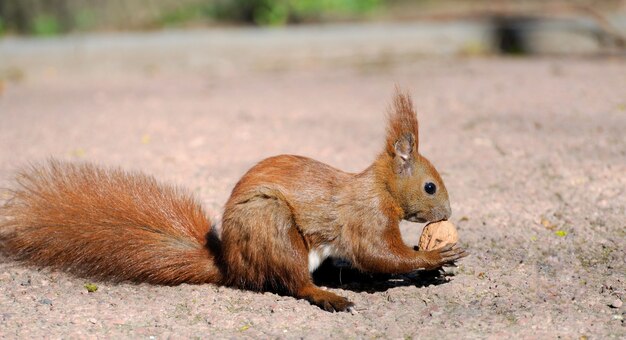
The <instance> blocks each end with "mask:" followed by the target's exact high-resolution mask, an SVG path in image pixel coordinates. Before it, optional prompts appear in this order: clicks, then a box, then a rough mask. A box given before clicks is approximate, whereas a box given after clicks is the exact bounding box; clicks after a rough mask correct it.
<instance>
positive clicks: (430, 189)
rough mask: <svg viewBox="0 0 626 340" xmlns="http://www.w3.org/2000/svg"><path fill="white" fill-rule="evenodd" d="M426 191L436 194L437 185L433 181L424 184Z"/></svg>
mask: <svg viewBox="0 0 626 340" xmlns="http://www.w3.org/2000/svg"><path fill="white" fill-rule="evenodd" d="M424 191H426V193H427V194H429V195H434V194H435V192H437V186H436V185H435V183H433V182H427V183H426V184H424Z"/></svg>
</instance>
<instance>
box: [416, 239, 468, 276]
mask: <svg viewBox="0 0 626 340" xmlns="http://www.w3.org/2000/svg"><path fill="white" fill-rule="evenodd" d="M468 255H469V253H468V252H467V251H465V249H463V248H461V247H458V246H457V245H456V243H451V244H448V245H446V246H444V247H442V248H439V249H434V250H430V251H427V252H426V257H427V261H426V262H427V264H426V266H425V269H427V270H432V269H437V268H439V267H442V266H444V265H446V264H453V263H454V262H455V261H457V260H459V259H462V258H464V257H466V256H468Z"/></svg>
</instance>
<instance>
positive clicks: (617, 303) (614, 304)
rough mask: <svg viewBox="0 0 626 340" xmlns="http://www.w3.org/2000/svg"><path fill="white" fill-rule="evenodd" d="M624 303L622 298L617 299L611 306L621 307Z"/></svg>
mask: <svg viewBox="0 0 626 340" xmlns="http://www.w3.org/2000/svg"><path fill="white" fill-rule="evenodd" d="M622 304H623V303H622V300H620V299H615V301H613V302H611V304H610V305H609V306H610V307H613V308H620V307H622Z"/></svg>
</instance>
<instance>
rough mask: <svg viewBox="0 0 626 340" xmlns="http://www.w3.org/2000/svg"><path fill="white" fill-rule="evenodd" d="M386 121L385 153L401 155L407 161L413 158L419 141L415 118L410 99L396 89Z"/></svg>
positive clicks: (407, 95)
mask: <svg viewBox="0 0 626 340" xmlns="http://www.w3.org/2000/svg"><path fill="white" fill-rule="evenodd" d="M388 119H389V122H388V123H387V141H386V142H387V143H386V144H387V145H386V148H387V152H388V153H389V154H390V155H391V156H393V157H395V156H396V155H398V156H400V157H402V154H404V155H405V157H406V158H407V159H408V158H410V157H415V155H416V154H417V149H418V141H419V134H418V124H417V116H416V114H415V111H414V110H413V102H412V101H411V97H410V96H409V94H408V93H406V92H402V91H401V90H400V88H398V87H396V91H395V94H394V98H393V103H392V106H391V108H390V110H389V111H388ZM398 147H399V148H398ZM402 158H404V157H402Z"/></svg>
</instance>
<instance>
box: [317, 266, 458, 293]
mask: <svg viewBox="0 0 626 340" xmlns="http://www.w3.org/2000/svg"><path fill="white" fill-rule="evenodd" d="M448 276H449V274H446V273H444V272H443V271H440V270H433V271H415V272H412V273H408V274H399V275H390V274H368V273H363V272H361V271H359V270H357V269H354V268H352V267H350V265H349V264H348V263H345V262H342V261H337V260H333V259H327V260H326V261H324V262H323V263H322V264H321V265H320V267H319V268H318V269H317V270H316V271H315V272H314V273H313V281H314V282H315V284H316V285H318V286H325V287H329V288H340V289H345V290H351V291H354V292H368V293H373V292H384V291H387V290H388V289H391V288H395V287H406V286H414V287H426V286H429V285H440V284H443V283H446V282H448V281H449V279H448Z"/></svg>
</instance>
